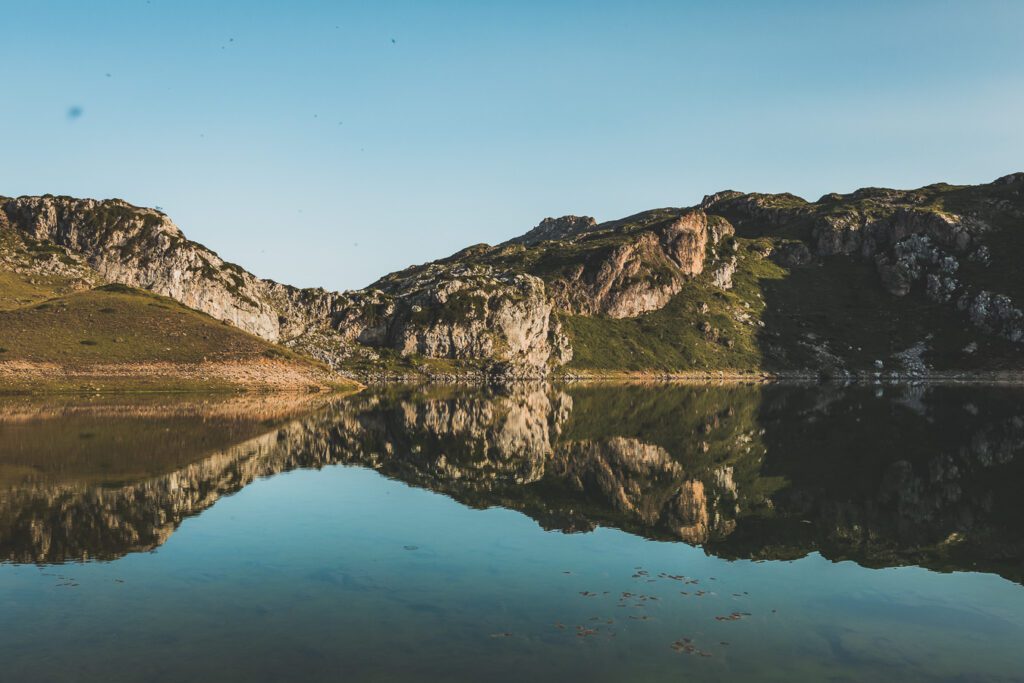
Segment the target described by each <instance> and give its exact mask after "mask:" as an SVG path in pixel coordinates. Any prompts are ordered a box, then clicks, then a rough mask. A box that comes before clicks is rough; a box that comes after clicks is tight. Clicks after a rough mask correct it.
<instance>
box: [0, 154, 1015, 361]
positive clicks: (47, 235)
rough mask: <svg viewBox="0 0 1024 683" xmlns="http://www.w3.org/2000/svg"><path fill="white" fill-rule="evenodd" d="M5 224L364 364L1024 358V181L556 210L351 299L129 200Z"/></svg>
mask: <svg viewBox="0 0 1024 683" xmlns="http://www.w3.org/2000/svg"><path fill="white" fill-rule="evenodd" d="M0 234H6V235H8V236H10V235H14V236H16V239H19V240H22V242H23V243H24V244H23V245H22V246H23V247H24V248H27V247H25V245H28V244H31V245H34V246H33V248H35V249H37V250H40V251H41V252H43V253H46V252H48V251H52V252H54V255H53V258H55V259H57V260H61V259H63V260H64V261H66V263H65V265H64V266H61V267H66V268H68V269H71V270H72V271H75V273H77V274H76V275H75V277H77V278H78V280H77V281H79V282H80V283H81V286H89V284H95V282H118V283H123V284H127V285H130V286H134V287H140V288H144V289H148V290H151V291H154V292H156V293H158V294H162V295H165V296H169V297H171V298H174V299H176V300H178V301H180V302H182V303H183V304H185V305H187V306H189V307H191V308H195V309H197V310H199V311H202V312H205V313H207V314H209V315H211V316H213V317H215V318H217V319H220V320H223V321H227V322H229V323H231V324H232V325H235V326H237V327H239V328H241V329H243V330H245V331H248V332H251V333H253V334H256V335H258V336H260V337H263V338H264V339H267V340H269V341H273V342H279V343H283V344H285V345H287V346H290V347H292V348H294V349H296V350H299V351H302V352H304V353H306V354H308V355H311V356H314V357H316V358H318V359H320V360H322V361H324V362H327V363H328V364H330V365H331V366H332V367H334V368H336V369H342V370H345V371H349V372H354V373H356V374H360V375H363V376H375V377H386V376H392V377H395V376H408V375H412V374H419V375H433V376H438V375H465V374H467V373H471V374H476V375H480V376H483V375H495V374H498V375H503V376H506V377H520V378H524V377H542V376H547V375H549V374H552V373H563V374H564V373H567V374H591V375H592V374H608V373H618V372H644V373H662V374H664V373H668V374H678V373H698V374H699V373H715V372H723V371H726V372H733V373H770V374H799V375H808V374H820V373H824V374H832V375H841V376H852V375H862V376H869V377H873V376H875V375H878V376H898V377H906V376H917V375H925V374H929V373H937V372H942V373H1018V372H1019V371H1020V370H1022V369H1024V363H1022V356H1021V349H1020V346H1019V345H1020V343H1022V342H1024V313H1022V311H1021V309H1020V305H1021V304H1020V302H1021V300H1022V299H1024V271H1022V270H1021V269H1019V268H1018V267H1017V266H1016V261H1017V258H1018V255H1019V254H1022V253H1024V174H1021V173H1018V174H1012V175H1009V176H1004V177H1003V178H1000V179H998V180H996V181H995V182H993V183H990V184H987V185H977V186H951V185H945V184H937V185H930V186H927V187H924V188H920V189H917V190H887V189H879V188H866V189H862V190H858V191H856V192H853V193H850V194H846V195H840V194H829V195H825V196H824V197H822V198H820V199H819V200H817V201H815V202H809V201H806V200H804V199H801V198H799V197H796V196H794V195H790V194H778V195H765V194H756V193H755V194H745V193H740V192H735V191H725V192H719V193H717V194H714V195H710V196H708V197H705V199H704V201H703V202H701V203H700V205H698V206H696V207H683V208H663V209H655V210H652V211H645V212H642V213H639V214H636V215H634V216H630V217H627V218H624V219H621V220H615V221H608V222H604V223H599V222H597V221H595V220H594V219H593V218H589V217H586V216H564V217H561V218H548V219H545V220H544V221H542V222H541V223H540V224H539V225H538V226H537V227H535V228H533V229H532V230H530V231H528V232H527V233H525V234H524V235H522V236H520V237H516V238H512V239H510V240H508V241H506V242H504V243H502V244H498V245H496V246H491V245H486V244H480V245H475V246H472V247H468V248H466V249H464V250H462V251H460V252H458V253H456V254H453V255H452V256H450V257H448V258H445V259H441V260H438V261H434V262H431V263H426V264H423V265H419V266H412V267H410V268H407V269H405V270H402V271H399V272H396V273H392V274H390V275H387V276H385V277H383V278H381V279H380V280H378V281H377V282H375V283H373V284H372V285H371V286H370V287H367V288H365V289H362V290H357V291H350V292H342V293H338V292H328V291H325V290H322V289H304V290H303V289H296V288H294V287H289V286H287V285H282V284H279V283H276V282H273V281H270V280H263V279H260V278H257V277H255V276H254V275H252V274H251V273H248V272H247V271H245V270H243V269H242V268H240V267H239V266H236V265H234V264H231V263H228V262H226V261H224V260H223V259H221V258H220V257H219V256H217V255H216V254H215V253H213V252H212V251H210V250H209V249H206V248H205V247H203V246H202V245H199V244H197V243H195V242H191V241H190V240H188V239H187V238H185V237H184V235H183V234H182V232H181V231H180V230H179V229H178V228H177V227H176V226H175V225H174V224H173V223H172V222H171V221H170V220H169V219H168V218H167V216H165V215H164V214H163V213H161V212H159V211H156V210H152V209H144V208H138V207H133V206H131V205H129V204H127V203H125V202H123V201H120V200H106V201H96V200H80V199H72V198H67V197H52V196H44V197H20V198H16V199H3V198H0ZM23 250H24V249H23ZM5 267H6V266H5ZM76 269H77V270H76ZM69 277H70V275H69ZM94 281H95V282H94Z"/></svg>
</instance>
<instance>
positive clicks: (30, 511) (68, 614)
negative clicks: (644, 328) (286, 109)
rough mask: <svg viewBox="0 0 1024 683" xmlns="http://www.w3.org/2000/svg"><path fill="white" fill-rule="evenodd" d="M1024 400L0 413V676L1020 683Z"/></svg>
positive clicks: (571, 392) (815, 392) (651, 390)
mask: <svg viewBox="0 0 1024 683" xmlns="http://www.w3.org/2000/svg"><path fill="white" fill-rule="evenodd" d="M1022 485H1024V391H1022V390H1017V389H1012V388H1005V387H943V386H935V387H911V386H903V387H884V388H874V387H870V388H869V387H859V388H838V387H785V386H770V387H681V386H661V387H650V386H645V387H637V386H632V387H628V386H627V387H589V386H586V387H581V386H575V387H568V388H565V387H562V388H559V387H550V386H541V385H538V386H531V387H520V388H517V389H515V390H507V391H487V392H485V391H480V390H473V391H471V390H463V389H452V388H438V389H425V390H416V389H403V388H396V389H391V390H388V391H383V392H377V391H369V392H366V393H363V394H360V395H357V396H354V397H350V398H347V399H343V400H336V401H326V400H324V399H308V400H307V399H299V398H296V397H250V398H245V397H243V398H237V399H233V398H189V397H186V398H182V399H176V400H171V399H160V398H149V399H145V400H136V401H131V400H128V399H103V400H96V401H90V400H77V399H75V400H72V399H68V400H66V401H63V402H49V403H46V402H43V403H39V402H24V401H5V402H0V680H3V681H7V680H11V681H138V680H146V681H183V680H188V681H207V680H209V681H236V680H237V681H281V680H295V681H307V680H308V681H336V680H346V681H395V680H417V681H420V680H422V681H451V680H466V681H478V680H490V681H520V680H523V679H524V678H526V679H532V680H537V681H548V680H590V681H623V680H630V681H679V680H698V681H699V680H772V681H775V680H777V681H796V680H825V679H829V680H904V681H916V680H925V681H932V680H935V681H943V680H950V681H953V680H958V681H976V680H991V681H1011V680H1013V681H1017V680H1024V648H1022V647H1021V644H1022V643H1024V585H1022V583H1024V495H1021V493H1020V492H1021V489H1022Z"/></svg>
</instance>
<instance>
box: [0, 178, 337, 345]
mask: <svg viewBox="0 0 1024 683" xmlns="http://www.w3.org/2000/svg"><path fill="white" fill-rule="evenodd" d="M0 208H2V211H3V212H4V214H5V215H6V217H7V219H8V221H9V223H10V225H11V226H12V227H14V228H17V229H18V230H20V231H22V232H23V233H26V234H28V235H30V236H31V237H32V238H34V239H37V240H49V241H51V242H53V243H54V244H57V245H60V246H62V247H65V248H67V249H69V250H71V251H72V252H73V253H75V254H80V255H82V256H83V257H84V258H85V260H86V262H87V263H88V264H89V265H90V266H91V267H92V268H93V269H95V271H96V272H97V273H98V274H99V275H100V276H101V277H102V278H103V279H104V280H106V281H108V282H117V283H121V284H125V285H130V286H133V287H139V288H142V289H149V290H152V291H154V292H156V293H158V294H162V295H164V296H168V297H171V298H172V299H176V300H178V301H180V302H181V303H183V304H185V305H186V306H189V307H190V308H194V309H196V310H199V311H203V312H204V313H208V314H209V315H211V316H213V317H215V318H217V319H219V320H224V321H227V322H229V323H231V324H233V325H235V326H236V327H238V328H240V329H243V330H245V331H247V332H251V333H252V334H255V335H256V336H259V337H263V338H264V339H267V340H270V341H279V340H283V339H288V338H290V337H294V336H297V335H299V334H301V333H303V332H304V331H305V330H306V329H307V328H310V327H313V326H315V325H317V324H318V323H319V322H320V321H321V320H322V319H323V317H325V316H327V315H329V313H330V311H331V310H332V309H333V305H334V299H335V295H332V294H329V293H327V292H324V291H322V290H299V289H296V288H294V287H287V286H284V285H280V284H278V283H276V282H273V281H271V280H262V279H260V278H257V277H255V276H254V275H252V274H251V273H249V272H248V271H246V270H244V269H242V268H240V267H238V266H236V265H234V264H232V263H228V262H226V261H224V260H223V259H221V258H220V257H219V256H218V255H217V254H216V253H214V252H213V251H211V250H209V249H207V248H206V247H204V246H202V245H201V244H197V243H195V242H192V241H191V240H188V239H187V238H186V237H185V235H184V234H183V233H182V232H181V230H180V229H179V228H178V226H176V225H175V224H174V223H173V222H172V221H171V220H170V219H169V218H168V217H167V216H166V215H164V214H163V213H162V212H160V211H157V210H155V209H146V208H140V207H135V206H132V205H130V204H128V203H127V202H123V201H121V200H116V199H115V200H106V201H97V200H94V199H72V198H70V197H53V196H50V195H47V196H42V197H18V198H15V199H9V200H6V201H5V202H3V205H2V207H0Z"/></svg>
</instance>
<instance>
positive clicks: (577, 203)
mask: <svg viewBox="0 0 1024 683" xmlns="http://www.w3.org/2000/svg"><path fill="white" fill-rule="evenodd" d="M0 17H2V20H0V21H2V33H0V135H2V140H3V146H2V150H3V152H2V156H0V194H3V195H18V194H43V193H46V192H50V193H54V194H70V195H76V196H89V197H122V198H124V199H127V200H128V201H131V202H133V203H135V204H141V205H150V206H152V205H158V206H161V207H163V208H164V210H165V211H167V212H168V213H169V214H170V215H171V217H172V218H173V219H174V220H175V221H176V222H177V223H178V224H179V225H180V226H181V227H182V229H184V230H185V232H186V234H187V235H188V236H189V237H191V238H192V239H195V240H197V241H200V242H203V243H205V244H207V245H208V246H210V247H211V248H213V249H215V250H216V251H218V252H219V253H220V254H221V255H222V256H224V257H225V258H228V259H229V260H232V261H236V262H238V263H240V264H242V265H243V266H245V267H247V268H249V269H250V270H252V271H254V272H255V273H257V274H258V275H261V276H265V277H272V278H274V279H277V280H280V281H284V282H290V283H294V284H298V285H303V286H313V285H322V286H325V287H328V288H332V289H344V288H352V287H359V286H363V285H365V284H368V283H369V282H371V281H372V280H374V279H375V278H376V277H377V276H379V275H382V274H384V273H385V272H388V271H391V270H395V269H398V268H401V267H404V266H406V265H409V264H411V263H419V262H422V261H425V260H429V259H432V258H437V257H441V256H445V255H447V254H449V253H451V252H453V251H456V250H458V249H460V248H462V247H464V246H466V245H468V244H473V243H477V242H490V243H494V242H498V241H501V240H503V239H506V238H508V237H511V236H513V235H516V234H519V233H522V232H524V231H526V230H527V229H529V228H530V227H532V226H533V225H535V224H536V223H537V222H538V221H539V220H540V219H541V218H543V217H545V216H549V215H562V214H566V213H576V214H588V215H593V216H595V217H596V218H597V219H598V220H606V219H610V218H617V217H621V216H623V215H627V214H630V213H633V212H636V211H639V210H642V209H646V208H653V207H658V206H682V205H689V204H693V203H695V202H697V201H699V200H700V198H701V196H702V195H704V194H706V193H710V192H713V191H716V190H720V189H725V188H734V189H740V190H747V191H754V190H757V191H783V190H787V191H792V192H795V193H797V194H800V195H802V196H805V197H808V198H817V197H818V196H820V195H821V194H823V193H825V192H829V191H850V190H853V189H856V188H857V187H860V186H864V185H885V186H896V187H916V186H919V185H923V184H927V183H930V182H934V181H939V180H945V181H949V182H955V183H975V182H987V181H989V180H992V179H994V178H996V177H997V176H999V175H1002V174H1005V173H1009V172H1012V171H1018V170H1024V123H1022V122H1024V2H1019V1H1005V2H989V1H984V0H972V1H965V2H942V1H941V0H935V1H932V2H843V3H840V2H822V1H820V0H818V1H813V2H767V1H764V2H685V1H683V0H675V1H670V2H637V1H633V2H628V3H627V2H621V3H610V2H557V1H555V0H550V1H542V2H532V1H528V0H520V1H519V2H501V3H499V2H487V1H485V0H478V1H475V2H469V1H465V2H440V1H439V2H430V1H428V0H419V1H417V2H358V3H355V2H353V3H342V2H313V1H307V2H303V1H301V0H293V1H291V2H259V1H257V0H245V1H237V2H215V1H213V0H204V1H201V2H200V1H192V0H173V1H172V0H150V1H149V2H147V1H146V0H132V1H130V2H128V1H124V2H104V1H101V0H89V1H88V2H85V1H83V0H76V1H74V2H70V1H68V2H47V1H45V0H34V1H32V2H28V1H26V0H0ZM108 74H109V76H108ZM76 108H77V109H76ZM75 114H77V116H76V115H75Z"/></svg>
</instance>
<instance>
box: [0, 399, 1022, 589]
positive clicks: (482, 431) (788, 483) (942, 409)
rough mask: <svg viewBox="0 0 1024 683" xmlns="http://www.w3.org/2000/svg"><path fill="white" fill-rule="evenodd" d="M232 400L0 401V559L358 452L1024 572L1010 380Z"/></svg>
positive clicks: (452, 474) (67, 543) (575, 514)
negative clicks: (980, 384) (33, 405)
mask: <svg viewBox="0 0 1024 683" xmlns="http://www.w3.org/2000/svg"><path fill="white" fill-rule="evenodd" d="M238 400H239V401H241V400H243V399H238ZM245 400H246V401H249V402H248V403H247V404H246V406H247V407H245V406H242V405H239V406H238V409H237V410H235V409H231V408H230V407H226V406H223V405H219V406H209V410H208V411H207V414H204V412H203V410H201V409H196V408H189V409H188V410H175V409H173V408H164V409H161V408H160V407H159V406H152V405H146V406H140V408H139V411H138V414H137V415H132V414H131V411H130V410H129V409H128V407H127V406H121V407H118V408H117V409H116V410H111V409H110V408H109V407H102V410H100V408H99V407H94V408H92V409H89V410H86V409H84V408H75V409H73V410H72V409H68V408H63V409H61V410H58V411H55V410H51V409H43V408H39V409H32V410H26V409H17V410H0V426H2V427H3V429H4V433H5V435H6V441H5V443H6V444H8V446H7V447H6V448H3V449H0V558H2V559H4V560H7V561H13V562H60V561H67V560H84V559H95V558H100V559H109V558H115V557H119V556H121V555H124V554H125V553H130V552H138V551H144V550H148V549H151V548H154V547H157V546H159V545H160V544H161V543H163V542H164V541H165V540H166V539H167V538H168V537H169V536H170V534H172V533H173V532H174V531H175V529H177V527H178V525H179V524H180V523H181V521H182V520H183V519H185V518H187V517H189V516H191V515H196V514H200V513H202V511H203V510H205V509H207V508H208V507H210V506H211V505H214V504H215V503H216V501H217V500H218V499H219V498H221V497H222V496H224V495H228V494H230V493H232V492H235V491H237V490H239V489H241V488H243V487H245V486H246V485H248V484H249V483H250V482H252V481H254V480H255V479H257V478H260V477H267V476H273V475H274V474H277V473H279V472H284V471H288V470H291V469H296V468H321V467H324V466H329V465H359V466H363V467H369V468H372V469H374V470H376V471H377V472H379V473H380V474H382V475H383V476H386V477H389V478H394V479H397V480H401V481H403V482H406V483H408V484H410V485H413V486H419V487H423V488H428V489H430V490H432V491H436V492H439V493H442V494H445V495H448V496H450V497H452V498H454V499H455V500H457V501H459V502H461V503H463V504H466V505H469V506H472V507H480V508H484V507H492V506H501V507H505V508H509V509H512V510H517V511H520V512H522V513H524V514H526V515H529V516H530V517H532V518H534V519H535V520H536V521H537V522H538V523H539V524H540V525H541V526H543V527H544V528H546V529H550V530H557V531H561V532H566V533H570V532H585V531H589V530H592V529H594V528H596V527H599V526H608V527H615V528H619V529H622V530H624V531H626V532H629V533H635V534H640V535H643V536H645V537H648V538H653V539H659V540H664V541H683V542H686V543H691V544H700V545H702V546H703V547H704V548H705V549H706V550H707V551H708V552H711V553H714V554H716V555H721V556H725V557H743V558H754V559H781V558H795V557H801V556H803V555H806V554H807V553H809V552H813V551H817V552H820V553H822V554H823V555H825V556H826V557H830V558H833V559H851V560H856V561H857V562H860V563H861V564H864V565H868V566H891V565H896V564H906V563H914V564H921V565H924V566H928V567H933V568H936V569H956V568H975V569H977V568H984V569H985V570H986V571H996V572H999V573H1001V574H1003V575H1004V576H1008V577H1010V578H1013V579H1014V580H1024V565H1022V558H1024V528H1022V525H1021V520H1022V519H1024V514H1022V512H1024V510H1022V502H1021V500H1020V497H1019V496H1017V495H1016V482H1019V480H1020V476H1021V475H1022V474H1024V472H1022V467H1024V464H1022V463H1024V458H1022V454H1024V413H1021V412H1020V409H1019V408H1018V406H1020V405H1022V402H1021V401H1020V400H1018V397H1017V396H1016V393H1015V390H1013V389H992V388H986V389H981V388H964V387H960V388H953V387H929V388H925V387H889V388H886V389H884V390H882V389H878V390H877V393H876V390H875V389H850V388H840V387H783V386H769V387H679V386H675V387H672V386H667V387H662V388H657V387H651V386H634V387H592V386H578V387H567V388H558V387H553V386H550V385H546V384H539V383H538V384H533V385H530V384H518V385H515V387H514V388H512V389H505V390H501V391H494V390H492V391H485V390H469V389H465V388H463V389H457V388H451V387H448V388H440V387H427V388H423V389H414V388H394V389H391V390H388V391H379V392H367V393H363V394H360V395H357V396H354V397H351V398H348V399H344V400H341V401H331V402H328V403H326V404H323V405H320V406H310V407H309V409H308V410H303V408H302V406H298V405H291V404H288V405H282V406H280V410H274V409H272V407H270V406H264V407H263V408H262V412H261V410H260V406H257V405H253V404H252V402H251V400H249V399H245ZM90 410H92V411H94V414H90ZM268 411H269V412H268ZM250 412H251V415H254V416H255V419H253V418H252V417H249V416H248V415H249V414H250ZM865 425H870V427H871V428H870V429H868V428H866V427H865ZM82 434H85V435H87V436H88V438H86V437H83V436H81V435H82ZM163 441H167V442H168V443H167V444H166V446H165V447H161V443H162V442H163ZM11 444H13V446H11ZM54 444H59V449H60V450H59V452H56V453H55V450H54ZM90 449H91V450H90ZM94 452H97V453H98V452H103V453H104V454H105V457H106V460H105V461H104V462H105V467H104V468H101V469H98V470H97V469H96V465H95V463H96V462H97V461H98V459H97V458H95V457H94V456H93V453H94ZM140 453H141V454H146V456H145V457H144V458H141V459H140V456H139V454H140Z"/></svg>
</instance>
